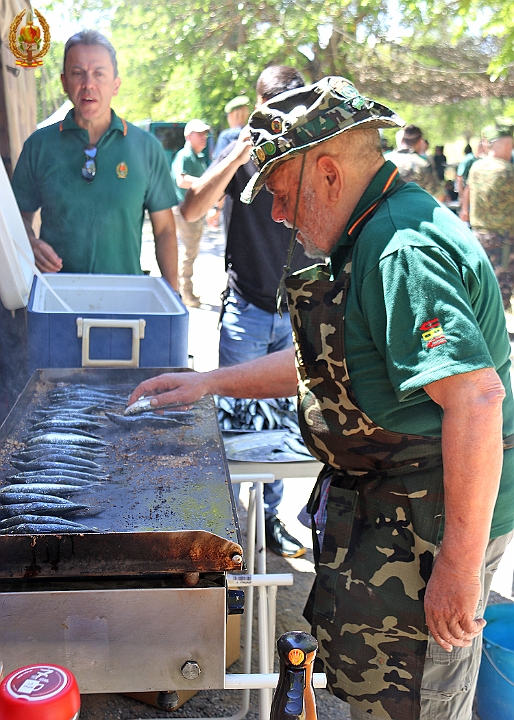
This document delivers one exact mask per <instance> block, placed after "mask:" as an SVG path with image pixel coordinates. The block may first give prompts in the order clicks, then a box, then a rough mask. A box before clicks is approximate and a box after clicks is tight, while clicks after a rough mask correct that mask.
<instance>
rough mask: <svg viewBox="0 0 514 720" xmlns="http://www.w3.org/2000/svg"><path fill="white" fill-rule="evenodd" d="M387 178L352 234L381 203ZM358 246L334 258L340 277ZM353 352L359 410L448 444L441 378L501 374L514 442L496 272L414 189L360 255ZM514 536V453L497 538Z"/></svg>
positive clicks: (348, 341)
mask: <svg viewBox="0 0 514 720" xmlns="http://www.w3.org/2000/svg"><path fill="white" fill-rule="evenodd" d="M392 168H393V166H392V165H391V164H390V163H386V165H385V166H384V167H383V168H382V169H381V170H380V171H379V172H378V174H377V175H376V176H375V178H374V180H373V181H372V183H371V184H370V186H369V187H368V189H367V191H366V193H365V194H364V196H363V198H362V199H361V201H360V203H359V205H358V207H357V208H356V210H355V212H354V214H353V216H352V218H351V219H350V222H349V223H348V226H347V227H348V228H351V226H352V225H353V224H354V222H355V220H356V219H357V218H358V217H360V216H361V215H362V213H363V212H365V210H366V209H367V208H368V207H369V206H371V205H372V204H373V202H374V201H375V200H376V199H377V198H378V197H379V196H380V194H381V192H382V189H383V187H384V183H385V181H386V180H387V178H388V177H389V176H390V174H391V169H392ZM353 242H355V240H354V239H353V240H352V239H351V238H350V237H349V236H348V233H347V232H345V233H344V234H343V236H342V237H341V239H340V241H339V243H338V245H337V246H336V248H335V249H334V251H333V253H332V257H331V262H332V271H333V273H334V276H337V275H338V274H339V272H340V271H341V269H342V267H343V264H344V262H345V260H346V258H347V256H348V254H349V251H350V249H351V246H352V244H353ZM345 345H346V355H347V363H348V371H349V375H350V379H351V383H352V387H353V389H354V392H355V396H356V399H357V402H358V405H359V407H360V408H361V409H362V410H363V411H364V412H365V413H366V414H367V415H368V416H369V417H370V418H371V419H372V420H373V421H374V422H376V423H377V424H378V425H380V426H381V427H383V428H385V429H387V430H392V431H395V432H405V433H410V434H421V435H429V436H440V435H441V419H442V409H441V407H440V406H439V405H437V404H436V403H435V402H433V401H432V400H431V399H430V398H429V396H428V395H427V394H426V392H425V391H424V390H423V386H424V385H428V384H429V383H432V382H435V381H436V380H440V379H442V378H445V377H448V376H451V375H456V374H461V373H465V372H470V371H472V370H478V369H481V368H486V367H494V368H495V369H496V371H497V372H498V375H499V376H500V378H501V380H502V383H503V385H504V387H505V391H506V398H505V400H504V403H503V418H504V436H508V435H511V434H513V433H514V401H513V397H512V389H511V383H510V359H509V358H510V343H509V339H508V335H507V330H506V327H505V321H504V313H503V305H502V300H501V294H500V291H499V288H498V283H497V281H496V278H495V276H494V272H493V271H492V267H491V264H490V262H489V260H488V258H487V256H486V255H485V252H484V251H483V249H482V248H481V246H480V244H479V243H478V242H477V240H476V239H475V237H474V235H473V233H471V232H470V230H469V229H468V228H467V227H466V225H465V224H464V223H463V222H461V220H459V218H457V216H456V215H455V214H454V213H452V212H450V211H449V210H448V209H447V208H445V207H443V206H442V205H440V204H439V203H438V202H437V201H436V200H434V199H433V198H432V197H430V196H429V195H428V194H427V193H425V192H424V191H423V190H421V189H420V188H419V187H418V186H417V185H415V184H414V183H408V184H406V185H405V186H404V187H402V188H400V189H399V190H398V191H397V192H396V193H395V194H394V195H392V196H391V197H390V198H388V199H387V200H386V201H385V202H383V203H382V204H381V205H380V206H379V208H378V210H377V211H376V213H375V215H373V217H372V218H371V219H370V220H369V221H368V222H367V224H366V225H365V226H364V228H363V230H362V232H361V234H360V235H359V237H358V240H357V242H356V244H355V247H354V252H353V257H352V279H351V285H350V290H349V294H348V301H347V309H346V323H345ZM513 527H514V451H513V450H508V451H506V452H505V454H504V467H503V474H502V483H501V490H500V497H499V500H498V502H497V505H496V510H495V516H494V519H493V527H492V536H493V537H497V536H499V535H502V534H504V533H506V532H509V531H510V530H511V529H512V528H513Z"/></svg>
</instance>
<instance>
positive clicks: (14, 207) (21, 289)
mask: <svg viewBox="0 0 514 720" xmlns="http://www.w3.org/2000/svg"><path fill="white" fill-rule="evenodd" d="M24 254H25V256H26V257H27V258H30V260H31V261H32V263H33V262H34V253H33V252H32V247H31V245H30V242H29V238H28V236H27V231H26V230H25V225H24V224H23V220H22V217H21V214H20V210H19V208H18V204H17V203H16V200H15V198H14V193H13V191H12V187H11V183H10V182H9V177H8V175H7V171H6V169H5V166H4V164H3V162H2V161H1V160H0V300H1V301H2V303H3V305H4V306H5V307H6V308H7V309H8V310H17V309H18V308H22V307H25V306H26V305H27V304H28V301H29V294H30V288H31V286H32V278H33V276H34V273H33V271H32V267H31V266H30V263H29V262H28V261H27V260H26V259H25V257H24Z"/></svg>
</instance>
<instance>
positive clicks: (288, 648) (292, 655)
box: [270, 631, 318, 720]
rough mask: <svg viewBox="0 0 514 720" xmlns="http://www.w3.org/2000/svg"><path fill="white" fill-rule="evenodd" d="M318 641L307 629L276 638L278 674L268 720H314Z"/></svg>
mask: <svg viewBox="0 0 514 720" xmlns="http://www.w3.org/2000/svg"><path fill="white" fill-rule="evenodd" d="M317 650H318V643H317V642H316V640H315V639H314V638H313V637H312V635H309V633H306V632H299V631H298V632H288V633H284V635H281V636H280V637H279V639H278V640H277V651H278V657H279V660H280V673H279V677H278V684H277V689H276V690H275V694H274V696H273V702H272V704H271V715H270V720H317V717H318V716H317V713H316V699H315V697H314V687H313V685H312V673H313V663H314V658H315V657H316V652H317Z"/></svg>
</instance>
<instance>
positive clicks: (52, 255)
mask: <svg viewBox="0 0 514 720" xmlns="http://www.w3.org/2000/svg"><path fill="white" fill-rule="evenodd" d="M32 251H33V252H34V258H35V260H36V265H37V267H38V268H39V270H41V272H47V273H56V272H59V271H60V270H62V260H61V258H60V257H59V255H57V253H56V252H55V250H54V249H53V247H52V246H51V245H49V244H48V243H46V242H44V240H37V239H36V240H35V241H34V242H33V243H32Z"/></svg>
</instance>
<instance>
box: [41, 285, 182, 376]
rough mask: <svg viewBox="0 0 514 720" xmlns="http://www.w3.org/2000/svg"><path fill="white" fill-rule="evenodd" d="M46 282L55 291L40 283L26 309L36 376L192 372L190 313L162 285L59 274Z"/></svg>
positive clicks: (173, 293)
mask: <svg viewBox="0 0 514 720" xmlns="http://www.w3.org/2000/svg"><path fill="white" fill-rule="evenodd" d="M44 279H45V280H46V282H47V283H48V284H49V286H50V288H51V289H49V288H48V287H46V286H45V285H44V284H43V283H42V282H41V280H40V278H38V277H35V278H34V282H33V285H32V290H31V293H30V299H29V303H28V307H27V310H28V319H27V331H28V332H27V335H28V340H27V344H28V365H29V368H28V369H29V372H31V373H32V372H33V371H34V370H35V369H36V368H45V367H53V368H56V367H69V368H78V367H111V368H112V367H159V368H162V367H187V340H188V319H189V317H188V312H187V309H186V308H185V306H184V305H183V303H182V302H181V300H180V297H179V296H178V294H177V293H175V292H174V290H173V289H172V288H171V286H170V285H168V283H167V282H166V281H165V280H163V279H162V278H156V277H149V276H147V275H80V274H65V273H57V274H51V275H48V274H45V275H44ZM52 290H53V291H54V292H55V293H56V294H57V296H58V297H55V296H54V294H53V293H52ZM59 298H60V300H61V301H62V302H63V303H65V305H67V306H69V310H65V309H64V307H63V304H62V302H61V301H60V300H59Z"/></svg>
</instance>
